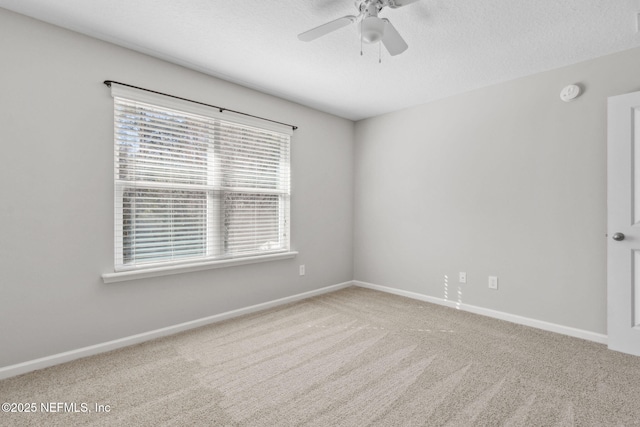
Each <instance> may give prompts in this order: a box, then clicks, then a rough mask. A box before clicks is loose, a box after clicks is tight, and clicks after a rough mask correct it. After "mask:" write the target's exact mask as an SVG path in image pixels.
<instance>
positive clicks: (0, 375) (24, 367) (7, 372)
mask: <svg viewBox="0 0 640 427" xmlns="http://www.w3.org/2000/svg"><path fill="white" fill-rule="evenodd" d="M352 285H353V282H344V283H340V284H337V285H332V286H327V287H324V288H320V289H316V290H313V291H309V292H304V293H301V294H296V295H292V296H289V297H285V298H280V299H277V300H273V301H268V302H265V303H262V304H256V305H252V306H250V307H245V308H240V309H237V310H232V311H227V312H225V313H220V314H216V315H214V316H209V317H205V318H202V319H197V320H192V321H190V322H185V323H180V324H178V325H173V326H168V327H166V328H162V329H156V330H154V331H149V332H144V333H142V334H137V335H131V336H128V337H125V338H120V339H117V340H113V341H108V342H105V343H101V344H96V345H92V346H89V347H83V348H79V349H77V350H71V351H66V352H64V353H58V354H54V355H51V356H47V357H42V358H40V359H35V360H30V361H28V362H23V363H18V364H15V365H10V366H6V367H3V368H0V380H2V379H5V378H10V377H14V376H16V375H21V374H25V373H27V372H31V371H35V370H38V369H43V368H48V367H50V366H54V365H59V364H61V363H65V362H70V361H72V360H76V359H80V358H82V357H87V356H93V355H95V354H99V353H105V352H107V351H111V350H116V349H118V348H122V347H127V346H130V345H134V344H139V343H141V342H145V341H149V340H153V339H156V338H161V337H165V336H168V335H173V334H176V333H178V332H183V331H186V330H189V329H193V328H198V327H200V326H205V325H209V324H212V323H216V322H220V321H223V320H227V319H231V318H233V317H238V316H242V315H245V314H250V313H255V312H257V311H262V310H266V309H269V308H273V307H277V306H280V305H283V304H288V303H291V302H295V301H300V300H303V299H307V298H311V297H314V296H317V295H322V294H326V293H329V292H334V291H337V290H339V289H343V288H348V287H349V286H352Z"/></svg>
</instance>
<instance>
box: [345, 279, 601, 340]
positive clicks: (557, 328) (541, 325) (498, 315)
mask: <svg viewBox="0 0 640 427" xmlns="http://www.w3.org/2000/svg"><path fill="white" fill-rule="evenodd" d="M353 284H354V285H355V286H360V287H362V288H368V289H373V290H376V291H381V292H387V293H390V294H394V295H400V296H403V297H407V298H412V299H416V300H420V301H426V302H430V303H433V304H438V305H444V306H447V307H452V308H457V309H460V310H464V311H468V312H470V313H475V314H481V315H483V316H488V317H493V318H495V319H500V320H506V321H508V322H512V323H517V324H518V325H524V326H530V327H532V328H537V329H542V330H545V331H549V332H555V333H558V334H563V335H568V336H570V337H575V338H582V339H583V340H588V341H594V342H597V343H600V344H607V341H608V337H607V335H604V334H598V333H596V332H590V331H585V330H583V329H576V328H572V327H569V326H563V325H558V324H555V323H549V322H544V321H542V320H536V319H530V318H528V317H522V316H517V315H515V314H509V313H504V312H502V311H496V310H490V309H488V308H483V307H477V306H475V305H470V304H464V303H459V302H457V301H451V300H445V299H442V298H436V297H431V296H428V295H423V294H419V293H416V292H410V291H404V290H401V289H395V288H389V287H387V286H380V285H374V284H372V283H366V282H361V281H358V280H354V281H353Z"/></svg>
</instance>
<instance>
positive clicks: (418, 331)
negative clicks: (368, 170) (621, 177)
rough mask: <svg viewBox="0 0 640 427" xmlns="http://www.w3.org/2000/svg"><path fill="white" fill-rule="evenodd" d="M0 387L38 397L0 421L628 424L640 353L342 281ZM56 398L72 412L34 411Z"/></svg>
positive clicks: (639, 399) (636, 420)
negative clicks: (342, 285)
mask: <svg viewBox="0 0 640 427" xmlns="http://www.w3.org/2000/svg"><path fill="white" fill-rule="evenodd" d="M0 400H1V401H2V402H19V403H23V404H25V403H31V402H33V403H36V405H37V412H36V413H0V425H2V426H22V425H33V426H49V425H60V426H72V425H96V426H102V425H109V426H128V425H131V426H163V425H202V426H217V425H225V426H293V425H296V426H297V425H309V426H367V425H379V426H419V425H426V426H574V425H575V426H631V425H640V358H638V357H633V356H627V355H623V354H620V353H615V352H612V351H609V350H607V348H606V347H605V346H603V345H600V344H594V343H592V342H588V341H583V340H580V339H575V338H569V337H565V336H562V335H557V334H553V333H549V332H544V331H540V330H537V329H532V328H528V327H524V326H519V325H515V324H511V323H508V322H503V321H499V320H495V319H491V318H487V317H483V316H478V315H474V314H470V313H465V312H460V311H457V310H455V309H452V308H446V307H441V306H437V305H431V304H428V303H424V302H420V301H415V300H411V299H407V298H403V297H398V296H394V295H388V294H384V293H380V292H376V291H372V290H367V289H362V288H356V287H352V288H347V289H344V290H341V291H338V292H334V293H331V294H326V295H323V296H319V297H315V298H312V299H308V300H305V301H302V302H299V303H295V304H290V305H286V306H282V307H278V308H276V309H272V310H268V311H264V312H261V313H256V314H252V315H248V316H244V317H241V318H237V319H233V320H229V321H226V322H222V323H218V324H214V325H211V326H207V327H203V328H199V329H196V330H192V331H189V332H186V333H182V334H178V335H174V336H172V337H167V338H163V339H160V340H156V341H152V342H148V343H144V344H141V345H137V346H134V347H129V348H126V349H121V350H118V351H114V352H110V353H106V354H102V355H98V356H94V357H90V358H86V359H82V360H79V361H75V362H71V363H68V364H64V365H60V366H56V367H52V368H48V369H44V370H41V371H37V372H33V373H30V374H26V375H22V376H19V377H15V378H10V379H7V380H4V381H0ZM58 402H59V403H67V404H69V403H75V404H76V407H75V410H76V411H77V412H65V408H64V406H62V407H60V406H58V405H52V407H53V408H54V409H58V410H61V412H56V413H52V412H49V413H43V412H42V407H41V404H42V403H45V405H49V404H52V403H53V404H56V403H58ZM83 404H86V406H83ZM96 404H99V405H103V407H104V408H106V407H107V406H106V405H108V407H109V412H96V406H95V405H96ZM73 409H74V407H73V406H67V408H66V410H73ZM85 409H86V410H87V412H84V410H85Z"/></svg>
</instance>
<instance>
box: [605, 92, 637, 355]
mask: <svg viewBox="0 0 640 427" xmlns="http://www.w3.org/2000/svg"><path fill="white" fill-rule="evenodd" d="M608 116H609V117H608V142H607V154H608V159H607V169H608V170H607V178H608V183H607V199H608V200H607V210H608V220H607V222H608V223H607V230H608V231H607V294H608V296H607V300H608V302H607V304H608V306H607V322H608V326H607V328H608V334H609V348H610V349H612V350H617V351H622V352H624V353H630V354H635V355H638V356H640V92H634V93H629V94H626V95H619V96H614V97H611V98H609V105H608Z"/></svg>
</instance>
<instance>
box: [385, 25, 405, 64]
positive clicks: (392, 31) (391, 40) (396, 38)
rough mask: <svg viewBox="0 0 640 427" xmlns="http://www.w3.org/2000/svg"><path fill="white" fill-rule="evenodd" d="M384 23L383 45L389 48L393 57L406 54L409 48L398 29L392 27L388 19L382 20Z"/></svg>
mask: <svg viewBox="0 0 640 427" xmlns="http://www.w3.org/2000/svg"><path fill="white" fill-rule="evenodd" d="M382 20H383V21H384V35H383V36H382V43H383V44H384V47H386V48H387V50H388V51H389V53H390V54H391V56H396V55H399V54H401V53H402V52H404V51H405V50H407V49H408V48H409V45H408V44H407V42H405V41H404V39H403V38H402V36H401V35H400V33H399V32H398V30H396V27H394V26H393V25H391V22H389V20H388V19H386V18H384V19H382Z"/></svg>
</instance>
